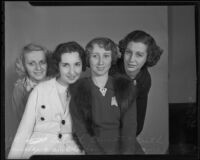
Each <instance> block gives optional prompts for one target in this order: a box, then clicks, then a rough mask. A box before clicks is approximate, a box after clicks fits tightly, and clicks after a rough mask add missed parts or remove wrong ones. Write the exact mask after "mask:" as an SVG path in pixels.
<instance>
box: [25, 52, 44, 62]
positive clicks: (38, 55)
mask: <svg viewBox="0 0 200 160" xmlns="http://www.w3.org/2000/svg"><path fill="white" fill-rule="evenodd" d="M24 58H25V60H29V61H30V60H43V59H45V54H44V52H43V51H31V52H27V53H25V54H24Z"/></svg>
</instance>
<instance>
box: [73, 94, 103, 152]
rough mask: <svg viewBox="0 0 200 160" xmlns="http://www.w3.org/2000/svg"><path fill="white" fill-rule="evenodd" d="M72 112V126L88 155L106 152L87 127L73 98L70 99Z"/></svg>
mask: <svg viewBox="0 0 200 160" xmlns="http://www.w3.org/2000/svg"><path fill="white" fill-rule="evenodd" d="M70 112H71V117H72V128H73V131H74V132H75V134H76V136H77V137H78V140H79V142H80V144H81V145H82V147H83V149H84V151H85V152H86V154H88V155H95V154H96V155H101V154H104V151H103V149H102V148H101V147H100V146H99V144H98V142H97V141H96V138H95V137H93V136H91V135H90V133H89V132H88V130H87V128H86V122H84V119H83V118H81V117H82V116H81V115H80V114H79V113H78V111H77V106H75V103H74V100H73V98H72V99H71V101H70Z"/></svg>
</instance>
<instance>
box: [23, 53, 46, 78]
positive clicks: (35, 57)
mask: <svg viewBox="0 0 200 160" xmlns="http://www.w3.org/2000/svg"><path fill="white" fill-rule="evenodd" d="M24 66H25V70H26V72H27V73H28V76H29V78H30V79H31V80H33V81H34V82H39V81H42V80H43V79H44V78H45V77H46V72H47V62H46V57H45V54H44V52H43V51H32V52H29V53H26V54H25V55H24Z"/></svg>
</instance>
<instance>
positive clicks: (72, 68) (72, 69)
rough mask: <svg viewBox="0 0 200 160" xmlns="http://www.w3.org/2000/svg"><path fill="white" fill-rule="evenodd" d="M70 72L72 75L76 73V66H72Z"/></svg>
mask: <svg viewBox="0 0 200 160" xmlns="http://www.w3.org/2000/svg"><path fill="white" fill-rule="evenodd" d="M69 73H70V75H75V71H74V67H70V70H69Z"/></svg>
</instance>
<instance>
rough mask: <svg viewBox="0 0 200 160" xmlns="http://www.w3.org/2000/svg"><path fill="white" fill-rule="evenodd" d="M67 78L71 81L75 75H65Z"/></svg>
mask: <svg viewBox="0 0 200 160" xmlns="http://www.w3.org/2000/svg"><path fill="white" fill-rule="evenodd" d="M67 78H68V79H69V80H70V81H73V80H74V79H75V78H76V76H67Z"/></svg>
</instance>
